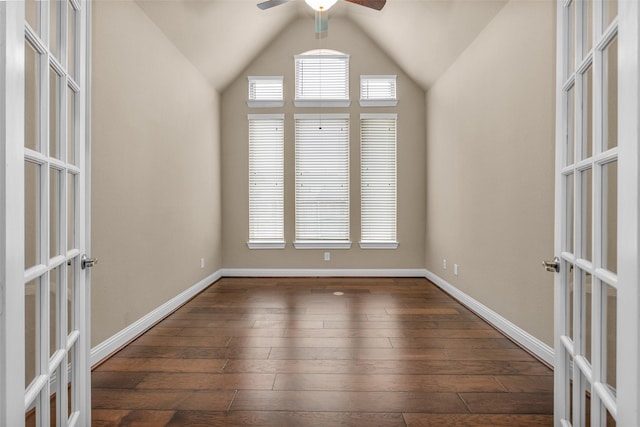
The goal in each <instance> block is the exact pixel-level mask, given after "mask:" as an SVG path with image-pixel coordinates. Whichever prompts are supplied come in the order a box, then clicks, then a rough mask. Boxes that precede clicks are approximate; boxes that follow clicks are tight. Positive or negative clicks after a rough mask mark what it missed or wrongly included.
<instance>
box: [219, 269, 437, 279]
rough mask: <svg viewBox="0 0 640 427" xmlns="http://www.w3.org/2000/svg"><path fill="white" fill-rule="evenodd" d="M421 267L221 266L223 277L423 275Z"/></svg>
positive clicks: (423, 271)
mask: <svg viewBox="0 0 640 427" xmlns="http://www.w3.org/2000/svg"><path fill="white" fill-rule="evenodd" d="M425 272H426V270H425V269H423V268H409V269H406V268H398V269H395V268H381V269H369V268H363V269H358V268H318V269H304V268H223V269H222V276H224V277H424V276H425Z"/></svg>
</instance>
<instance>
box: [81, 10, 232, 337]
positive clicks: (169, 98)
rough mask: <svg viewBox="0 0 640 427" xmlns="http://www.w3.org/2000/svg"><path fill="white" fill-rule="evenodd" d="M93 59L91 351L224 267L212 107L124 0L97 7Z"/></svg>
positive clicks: (187, 69) (205, 91)
mask: <svg viewBox="0 0 640 427" xmlns="http://www.w3.org/2000/svg"><path fill="white" fill-rule="evenodd" d="M92 54H93V63H92V67H93V77H92V78H93V82H92V84H93V92H92V96H93V99H92V126H93V128H92V140H93V153H92V162H93V170H92V175H93V183H92V192H93V194H92V196H93V200H92V222H93V224H92V237H93V249H92V255H94V256H96V257H98V258H99V259H100V263H99V264H98V266H97V267H96V268H95V269H94V270H93V288H92V292H93V295H92V296H93V323H92V327H93V331H92V333H93V336H92V341H93V345H95V344H97V343H100V342H102V341H103V340H105V339H106V338H108V337H110V336H111V335H113V334H114V333H116V332H118V331H120V330H121V329H123V328H124V327H126V326H128V325H129V324H131V323H132V322H134V321H136V320H137V319H139V318H140V317H142V316H144V315H146V314H147V313H149V312H150V311H152V310H153V309H155V308H156V307H158V306H160V305H161V304H163V303H165V302H166V301H168V300H170V299H171V298H173V297H175V296H176V295H177V294H179V293H180V292H182V291H183V290H185V289H187V288H189V287H190V286H192V285H194V284H196V283H197V282H199V281H200V280H201V279H203V278H205V277H207V276H208V275H210V274H212V273H213V272H215V271H217V270H219V269H220V268H221V240H220V229H221V223H220V220H221V218H220V158H219V149H220V147H219V108H220V107H219V96H218V95H217V94H216V92H215V91H214V90H213V89H212V88H211V87H210V85H209V84H208V83H207V81H206V80H205V79H204V77H203V76H202V75H201V74H199V72H198V71H196V69H195V68H194V67H193V66H192V65H191V64H190V63H189V62H188V61H187V60H186V59H185V58H184V57H183V56H182V54H181V53H180V52H179V51H178V50H177V49H176V48H175V47H174V45H173V44H172V43H171V42H170V41H169V40H168V39H167V38H166V37H165V36H164V35H163V33H162V32H160V30H158V28H157V27H156V26H155V25H154V24H153V23H152V22H151V21H150V20H149V19H148V18H147V16H146V15H145V14H144V13H143V12H142V11H141V10H140V8H139V7H138V6H137V5H136V4H135V3H133V2H122V1H118V2H110V1H97V2H95V3H94V10H93V53H92ZM200 258H204V259H205V268H204V269H201V268H200Z"/></svg>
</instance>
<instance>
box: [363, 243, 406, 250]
mask: <svg viewBox="0 0 640 427" xmlns="http://www.w3.org/2000/svg"><path fill="white" fill-rule="evenodd" d="M398 246H399V243H398V242H372V241H369V242H360V249H398Z"/></svg>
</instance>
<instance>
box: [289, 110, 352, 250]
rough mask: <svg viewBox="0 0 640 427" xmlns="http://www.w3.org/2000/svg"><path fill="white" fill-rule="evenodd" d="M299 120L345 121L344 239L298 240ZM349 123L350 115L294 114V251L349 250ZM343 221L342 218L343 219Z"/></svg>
mask: <svg viewBox="0 0 640 427" xmlns="http://www.w3.org/2000/svg"><path fill="white" fill-rule="evenodd" d="M301 120H346V127H347V129H346V131H345V137H346V141H345V144H346V146H345V147H344V152H345V155H346V158H345V159H343V161H344V164H345V165H346V174H345V176H346V183H345V188H346V203H345V202H344V201H343V203H345V205H346V221H344V222H345V225H346V238H345V239H329V238H327V239H322V238H320V237H318V238H300V236H299V232H298V229H299V222H298V221H299V218H300V213H299V211H298V206H299V197H300V196H299V193H298V189H299V188H300V187H299V185H300V179H299V176H300V172H299V171H300V169H299V168H300V163H299V160H300V158H299V156H300V155H301V153H302V151H301V150H300V145H299V144H300V137H299V124H298V123H299V121H301ZM350 121H351V115H350V114H349V113H336V114H295V115H294V122H295V124H294V127H295V152H296V153H295V239H294V242H293V245H294V247H295V248H296V249H350V248H351V244H352V242H351V237H350V236H351V206H350V203H351V188H350V182H351V170H350V169H351V168H350ZM343 219H344V218H343Z"/></svg>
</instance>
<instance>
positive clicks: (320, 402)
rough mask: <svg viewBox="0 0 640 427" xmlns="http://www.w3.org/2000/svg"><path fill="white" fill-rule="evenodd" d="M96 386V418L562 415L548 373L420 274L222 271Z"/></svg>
mask: <svg viewBox="0 0 640 427" xmlns="http://www.w3.org/2000/svg"><path fill="white" fill-rule="evenodd" d="M334 292H342V293H343V295H334ZM92 381H93V391H92V393H93V394H92V406H93V426H94V427H96V426H150V427H151V426H153V427H163V426H167V427H175V426H279V427H280V426H323V427H324V426H366V427H372V426H375V427H378V426H379V427H383V426H404V427H406V426H410V427H418V426H465V427H473V426H549V425H552V413H553V394H552V393H553V374H552V371H551V370H549V369H548V368H547V367H546V366H544V365H543V364H541V363H540V362H538V361H537V360H535V359H534V358H533V357H531V356H530V355H529V354H528V353H527V352H525V351H524V350H522V349H520V348H519V347H518V346H516V345H515V344H514V343H512V342H511V341H510V340H508V339H507V338H505V337H504V336H503V335H501V334H500V333H499V332H497V331H496V330H494V329H492V328H491V327H490V326H488V325H487V324H486V323H485V322H484V321H482V320H481V319H479V318H478V317H477V316H475V315H474V314H473V313H471V312H470V311H469V310H467V309H466V308H464V307H463V306H461V305H460V304H458V303H457V302H456V301H454V300H453V299H451V298H450V297H448V296H447V295H446V294H445V293H443V292H442V291H440V290H439V289H438V288H437V287H436V286H434V285H433V284H431V283H430V282H428V281H427V280H425V279H413V278H394V279H390V278H273V279H256V278H224V279H221V280H219V281H218V282H216V283H215V284H214V285H212V286H211V287H209V288H208V289H207V290H205V291H204V292H202V293H201V294H200V295H198V296H197V297H196V298H194V299H193V300H191V301H190V302H188V303H187V304H186V305H184V306H183V307H181V308H180V309H179V310H177V311H176V312H175V313H173V314H172V315H171V316H169V317H168V318H167V319H165V320H163V321H162V322H161V323H159V324H158V325H156V326H155V327H154V328H153V329H151V330H149V331H148V332H147V333H146V334H144V335H143V336H141V337H139V338H138V339H137V340H135V341H134V342H132V343H131V344H130V345H128V346H127V347H125V348H124V349H122V350H121V351H120V352H118V353H117V354H116V355H114V356H113V357H112V358H110V359H109V360H107V361H106V362H105V363H103V364H102V365H100V366H99V367H98V368H97V369H96V370H95V371H94V372H93V374H92Z"/></svg>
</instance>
